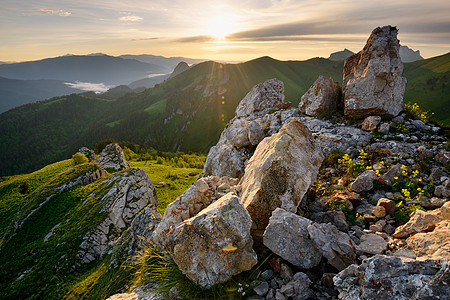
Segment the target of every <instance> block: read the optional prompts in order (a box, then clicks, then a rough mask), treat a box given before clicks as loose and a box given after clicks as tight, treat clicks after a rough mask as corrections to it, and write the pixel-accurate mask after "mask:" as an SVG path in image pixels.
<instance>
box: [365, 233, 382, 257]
mask: <svg viewBox="0 0 450 300" xmlns="http://www.w3.org/2000/svg"><path fill="white" fill-rule="evenodd" d="M358 249H359V250H361V251H362V252H364V253H369V254H381V253H383V252H384V251H386V249H387V242H386V241H385V240H384V239H383V238H382V237H380V236H378V235H376V234H366V235H363V236H362V237H361V243H360V244H359V245H358Z"/></svg>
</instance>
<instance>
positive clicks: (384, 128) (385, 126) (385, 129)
mask: <svg viewBox="0 0 450 300" xmlns="http://www.w3.org/2000/svg"><path fill="white" fill-rule="evenodd" d="M390 128H391V126H390V125H389V123H386V122H385V123H381V125H380V128H379V129H378V131H379V132H381V133H388V132H389V129H390Z"/></svg>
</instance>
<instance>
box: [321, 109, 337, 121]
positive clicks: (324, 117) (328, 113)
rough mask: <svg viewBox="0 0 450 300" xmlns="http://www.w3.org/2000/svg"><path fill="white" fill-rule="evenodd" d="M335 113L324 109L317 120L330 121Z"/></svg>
mask: <svg viewBox="0 0 450 300" xmlns="http://www.w3.org/2000/svg"><path fill="white" fill-rule="evenodd" d="M335 114H336V111H334V110H331V109H324V110H322V111H321V112H319V119H322V120H331V119H333V117H334V116H335Z"/></svg>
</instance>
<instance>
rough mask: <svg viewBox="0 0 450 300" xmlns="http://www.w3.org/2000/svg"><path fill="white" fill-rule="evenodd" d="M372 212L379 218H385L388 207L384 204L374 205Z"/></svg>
mask: <svg viewBox="0 0 450 300" xmlns="http://www.w3.org/2000/svg"><path fill="white" fill-rule="evenodd" d="M372 214H373V215H374V216H375V217H377V218H384V217H385V216H386V209H385V208H384V207H383V206H374V207H373V209H372Z"/></svg>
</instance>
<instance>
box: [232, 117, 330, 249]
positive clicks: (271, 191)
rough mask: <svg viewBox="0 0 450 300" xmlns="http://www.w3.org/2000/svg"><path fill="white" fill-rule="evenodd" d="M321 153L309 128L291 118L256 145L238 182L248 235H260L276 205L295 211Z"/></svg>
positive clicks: (259, 239)
mask: <svg viewBox="0 0 450 300" xmlns="http://www.w3.org/2000/svg"><path fill="white" fill-rule="evenodd" d="M322 160H323V155H322V152H321V151H320V149H318V147H317V146H316V143H315V142H314V140H313V138H312V136H311V133H310V132H309V130H308V129H307V128H306V127H305V126H304V125H303V124H302V123H300V122H298V121H292V122H290V123H288V124H286V125H284V126H283V128H281V130H280V131H279V132H278V133H277V134H274V135H272V136H271V137H268V138H265V139H264V140H263V141H262V142H261V143H260V144H259V145H258V147H257V148H256V150H255V153H254V155H253V156H252V158H251V159H250V161H249V163H248V165H247V167H246V168H245V174H244V177H243V178H242V179H241V181H240V184H239V187H238V188H239V191H240V197H241V199H242V202H243V203H244V205H245V208H246V209H247V210H248V212H249V213H250V216H251V217H252V221H253V225H252V235H253V238H254V240H255V243H258V244H262V235H263V233H264V230H265V229H266V227H267V225H268V223H269V218H270V216H271V215H272V211H274V210H275V209H276V208H277V207H281V208H283V209H285V210H287V211H290V212H296V211H297V207H298V206H299V204H300V201H301V200H302V198H303V196H304V195H305V193H306V191H307V190H308V188H309V187H310V185H311V184H312V183H313V182H314V180H315V179H316V176H317V174H318V172H319V167H320V165H321V163H322Z"/></svg>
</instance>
